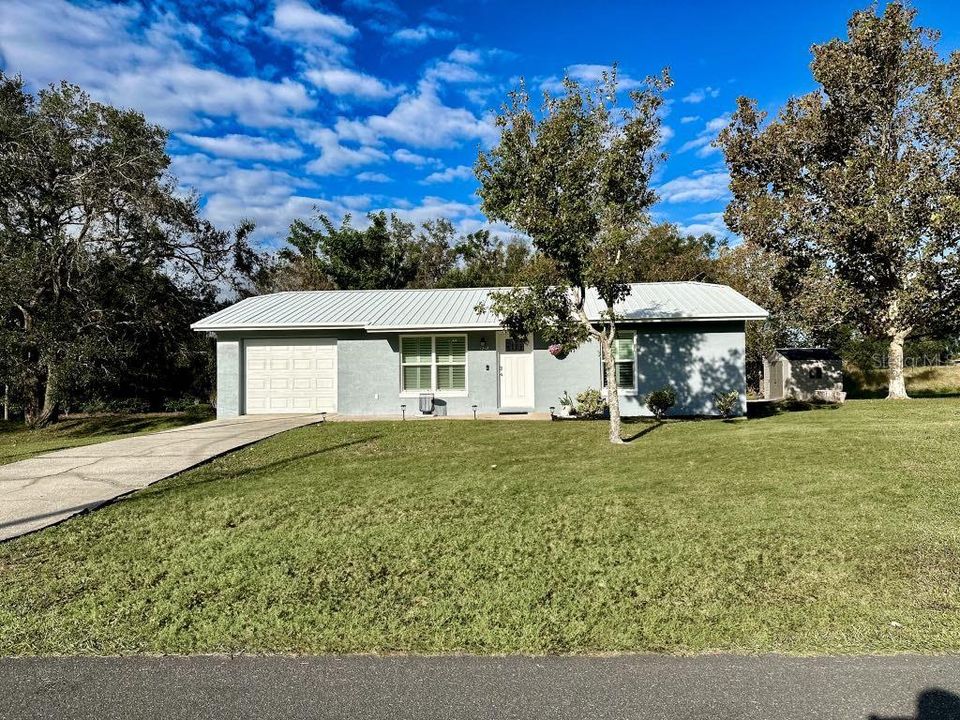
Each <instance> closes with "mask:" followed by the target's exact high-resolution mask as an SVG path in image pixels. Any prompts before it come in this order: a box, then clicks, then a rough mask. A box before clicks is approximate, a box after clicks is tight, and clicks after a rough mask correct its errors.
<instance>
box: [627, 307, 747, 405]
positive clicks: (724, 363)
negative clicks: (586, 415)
mask: <svg viewBox="0 0 960 720" xmlns="http://www.w3.org/2000/svg"><path fill="white" fill-rule="evenodd" d="M634 329H636V331H637V390H636V392H634V393H628V394H624V395H623V400H622V401H621V410H622V412H623V414H624V415H649V414H650V412H649V410H647V408H646V407H645V406H644V404H643V396H644V395H645V394H649V393H650V392H652V391H653V390H657V389H659V388H662V387H664V386H665V385H669V386H671V387H673V389H674V390H676V392H677V405H676V407H674V408H673V410H672V411H671V412H670V414H671V415H714V414H716V411H715V410H714V407H713V396H714V393H722V392H730V391H731V390H736V391H737V394H738V395H739V397H740V407H739V413H740V414H743V413H745V412H746V409H747V378H746V372H745V368H744V363H745V358H746V355H745V352H744V323H743V322H725V323H722V322H711V323H706V322H705V323H661V324H657V325H653V324H647V325H640V326H636V328H634Z"/></svg>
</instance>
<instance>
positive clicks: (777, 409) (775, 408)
mask: <svg viewBox="0 0 960 720" xmlns="http://www.w3.org/2000/svg"><path fill="white" fill-rule="evenodd" d="M839 408H840V405H838V404H836V403H828V402H807V401H805V400H793V399H790V398H788V399H786V400H772V401H764V400H759V401H758V400H752V401H750V402H748V403H747V417H748V418H750V419H751V420H756V419H758V418H767V417H775V416H777V415H783V414H784V413H795V412H809V411H811V410H838V409H839Z"/></svg>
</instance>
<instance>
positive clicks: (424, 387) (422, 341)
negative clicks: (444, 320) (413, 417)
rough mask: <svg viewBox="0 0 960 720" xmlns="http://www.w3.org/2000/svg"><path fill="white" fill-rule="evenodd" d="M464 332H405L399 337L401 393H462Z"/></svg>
mask: <svg viewBox="0 0 960 720" xmlns="http://www.w3.org/2000/svg"><path fill="white" fill-rule="evenodd" d="M466 389H467V336H466V335H405V336H403V337H401V338H400V390H401V391H402V392H465V391H466Z"/></svg>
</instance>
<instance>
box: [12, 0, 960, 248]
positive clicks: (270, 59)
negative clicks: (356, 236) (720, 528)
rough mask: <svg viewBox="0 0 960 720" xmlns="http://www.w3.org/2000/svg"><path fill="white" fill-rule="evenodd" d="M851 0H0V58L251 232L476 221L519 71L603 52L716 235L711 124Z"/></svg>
mask: <svg viewBox="0 0 960 720" xmlns="http://www.w3.org/2000/svg"><path fill="white" fill-rule="evenodd" d="M914 5H915V7H917V8H918V10H919V12H920V17H919V20H920V23H921V24H923V25H926V26H930V27H935V28H939V29H940V30H941V31H942V32H943V39H942V41H941V49H942V50H943V51H945V52H946V51H950V50H953V49H956V48H960V9H958V8H957V6H956V5H955V4H954V3H951V2H932V1H928V2H924V1H920V2H916V3H915V4H914ZM863 6H864V3H862V2H861V3H853V2H842V1H838V2H816V1H812V2H805V3H802V7H801V5H800V4H796V3H771V2H764V3H751V2H740V3H736V4H732V3H717V2H702V3H681V2H672V3H669V2H668V3H664V2H657V3H646V2H643V3H641V2H593V3H584V2H549V3H548V2H543V3H524V2H516V1H514V2H500V1H499V0H489V1H487V2H484V1H482V0H480V1H477V0H473V1H471V2H465V1H464V2H459V1H454V2H447V3H443V4H435V3H413V2H399V1H398V0H326V1H325V2H323V3H321V2H319V1H318V0H263V1H256V2H253V1H248V0H220V1H219V2H215V1H214V0H210V1H209V2H193V1H188V0H184V1H183V2H175V1H172V0H171V1H169V2H151V3H148V2H136V1H129V2H69V0H0V66H2V67H3V69H4V70H5V71H6V72H8V73H12V74H17V73H19V74H21V75H23V77H24V78H25V79H26V80H27V81H28V83H29V84H30V85H31V87H33V88H36V87H39V86H42V85H44V84H47V83H50V82H54V81H58V80H60V79H67V80H70V81H73V82H76V83H78V84H80V85H82V86H83V87H85V88H86V89H87V90H89V91H90V92H91V94H92V95H93V96H94V97H96V98H97V99H101V100H104V101H107V102H111V103H113V104H116V105H120V106H124V107H134V108H137V109H139V110H142V111H143V112H144V113H145V114H146V116H147V117H148V119H150V120H152V121H154V122H158V123H160V124H162V125H164V126H165V127H167V128H168V129H169V130H170V132H171V137H170V143H169V146H168V149H169V152H170V154H171V156H172V157H173V171H174V172H175V174H176V175H177V177H178V178H179V179H180V180H181V182H182V183H184V185H185V186H190V187H194V188H196V189H197V190H198V191H199V192H200V193H201V194H202V197H203V202H204V212H205V213H206V214H207V216H208V217H209V218H210V219H212V220H213V221H215V222H217V223H219V224H221V225H223V226H230V225H233V224H235V223H236V222H237V221H238V220H240V219H241V218H245V217H246V218H251V219H253V220H254V221H256V222H257V224H258V227H259V230H258V234H257V238H258V239H259V240H260V241H261V242H262V243H264V244H267V245H269V244H275V243H277V242H278V241H279V240H280V239H282V237H283V236H284V233H285V230H286V227H287V226H288V225H289V223H290V222H291V221H292V220H293V219H294V218H297V217H305V216H309V215H311V214H312V213H313V212H314V208H317V209H319V210H320V211H322V212H325V213H327V214H329V215H331V216H333V217H334V218H339V217H341V216H342V215H343V214H344V213H347V212H350V213H353V214H354V215H355V216H357V217H362V216H363V215H364V214H365V213H366V212H368V211H371V210H377V209H387V210H391V211H396V212H397V213H399V214H400V215H401V216H403V217H404V218H407V219H409V220H412V221H417V222H419V221H423V220H426V219H429V218H432V217H438V216H442V217H447V218H449V219H450V220H452V221H453V222H454V223H455V224H456V225H457V226H458V227H459V228H460V229H461V230H463V231H471V230H474V229H476V228H478V227H481V226H484V225H485V220H484V218H483V216H482V214H481V213H480V210H479V203H478V199H477V197H476V195H475V191H476V181H475V180H474V178H473V174H472V170H471V166H472V164H473V161H474V158H475V157H476V153H477V150H478V148H479V147H482V146H483V147H486V146H489V144H490V143H491V142H493V141H494V140H495V138H496V133H495V129H494V128H493V126H492V123H491V117H492V115H491V114H492V111H493V110H494V109H495V108H496V107H498V105H499V104H500V103H501V102H502V101H503V98H504V96H505V93H506V92H507V90H508V89H510V88H511V87H512V86H513V85H514V84H515V83H516V80H517V78H518V77H519V76H521V75H522V76H524V77H525V78H526V79H527V81H528V84H529V85H530V86H531V87H534V88H539V87H551V86H552V85H555V84H556V82H557V80H558V78H560V77H562V76H563V74H564V73H569V74H571V75H572V76H575V77H578V78H580V79H583V80H590V79H592V78H594V77H595V76H596V75H597V74H598V67H599V66H601V65H609V64H610V63H612V62H618V63H619V65H620V72H621V78H622V79H623V80H624V81H625V82H626V83H628V84H629V83H630V82H631V80H635V79H639V78H643V77H644V76H646V75H648V74H652V73H656V72H658V71H659V70H660V68H662V67H664V66H669V67H670V69H671V73H672V75H673V78H674V80H675V86H674V88H673V89H672V90H671V91H670V93H669V94H668V103H667V107H666V113H665V118H664V125H665V133H666V137H667V140H666V143H665V149H666V150H667V151H668V152H669V155H670V157H669V159H668V160H667V162H666V163H665V164H664V165H663V166H662V167H661V168H660V170H659V171H658V174H657V177H656V184H657V187H658V189H659V192H660V195H661V202H660V203H659V204H658V205H657V206H656V208H655V213H654V216H655V219H657V220H669V221H672V222H676V223H678V224H680V225H681V226H682V227H684V228H687V229H688V230H690V231H693V232H703V231H712V232H715V233H718V234H721V235H722V234H726V232H727V231H726V229H725V228H724V226H723V222H722V218H721V217H720V215H721V213H722V210H723V207H724V205H725V202H726V198H727V192H728V191H727V177H726V173H725V170H724V166H723V158H722V154H721V153H719V152H717V151H716V150H715V149H714V148H712V147H711V146H710V142H711V140H712V139H713V138H714V137H715V135H716V132H717V130H718V129H719V128H720V127H722V125H723V124H724V123H725V122H726V119H727V117H728V115H729V113H730V112H731V111H732V109H733V108H734V105H735V100H736V97H737V96H738V95H748V96H751V97H754V98H757V99H758V100H759V102H760V104H761V106H762V107H764V108H767V109H770V110H775V109H776V108H778V107H779V106H780V105H781V104H782V103H783V102H784V101H785V100H786V99H787V98H788V97H789V96H791V95H796V94H801V93H804V92H807V91H809V90H810V89H812V81H811V79H810V74H809V69H808V65H809V61H810V53H809V47H810V45H811V44H812V43H817V42H823V41H825V40H828V39H830V38H832V37H836V36H840V35H843V34H844V32H845V23H846V20H847V18H848V17H849V15H850V14H851V12H852V11H853V10H855V9H857V8H860V7H863ZM733 8H735V9H733ZM495 229H497V230H500V231H504V232H506V231H507V229H506V228H503V227H497V228H495Z"/></svg>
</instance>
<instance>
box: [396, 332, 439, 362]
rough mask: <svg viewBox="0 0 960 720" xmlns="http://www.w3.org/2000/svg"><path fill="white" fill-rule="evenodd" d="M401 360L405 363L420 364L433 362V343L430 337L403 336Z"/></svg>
mask: <svg viewBox="0 0 960 720" xmlns="http://www.w3.org/2000/svg"><path fill="white" fill-rule="evenodd" d="M400 361H401V362H402V363H403V364H404V365H418V364H427V363H431V362H433V343H432V342H431V339H430V337H405V338H401V340H400Z"/></svg>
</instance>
